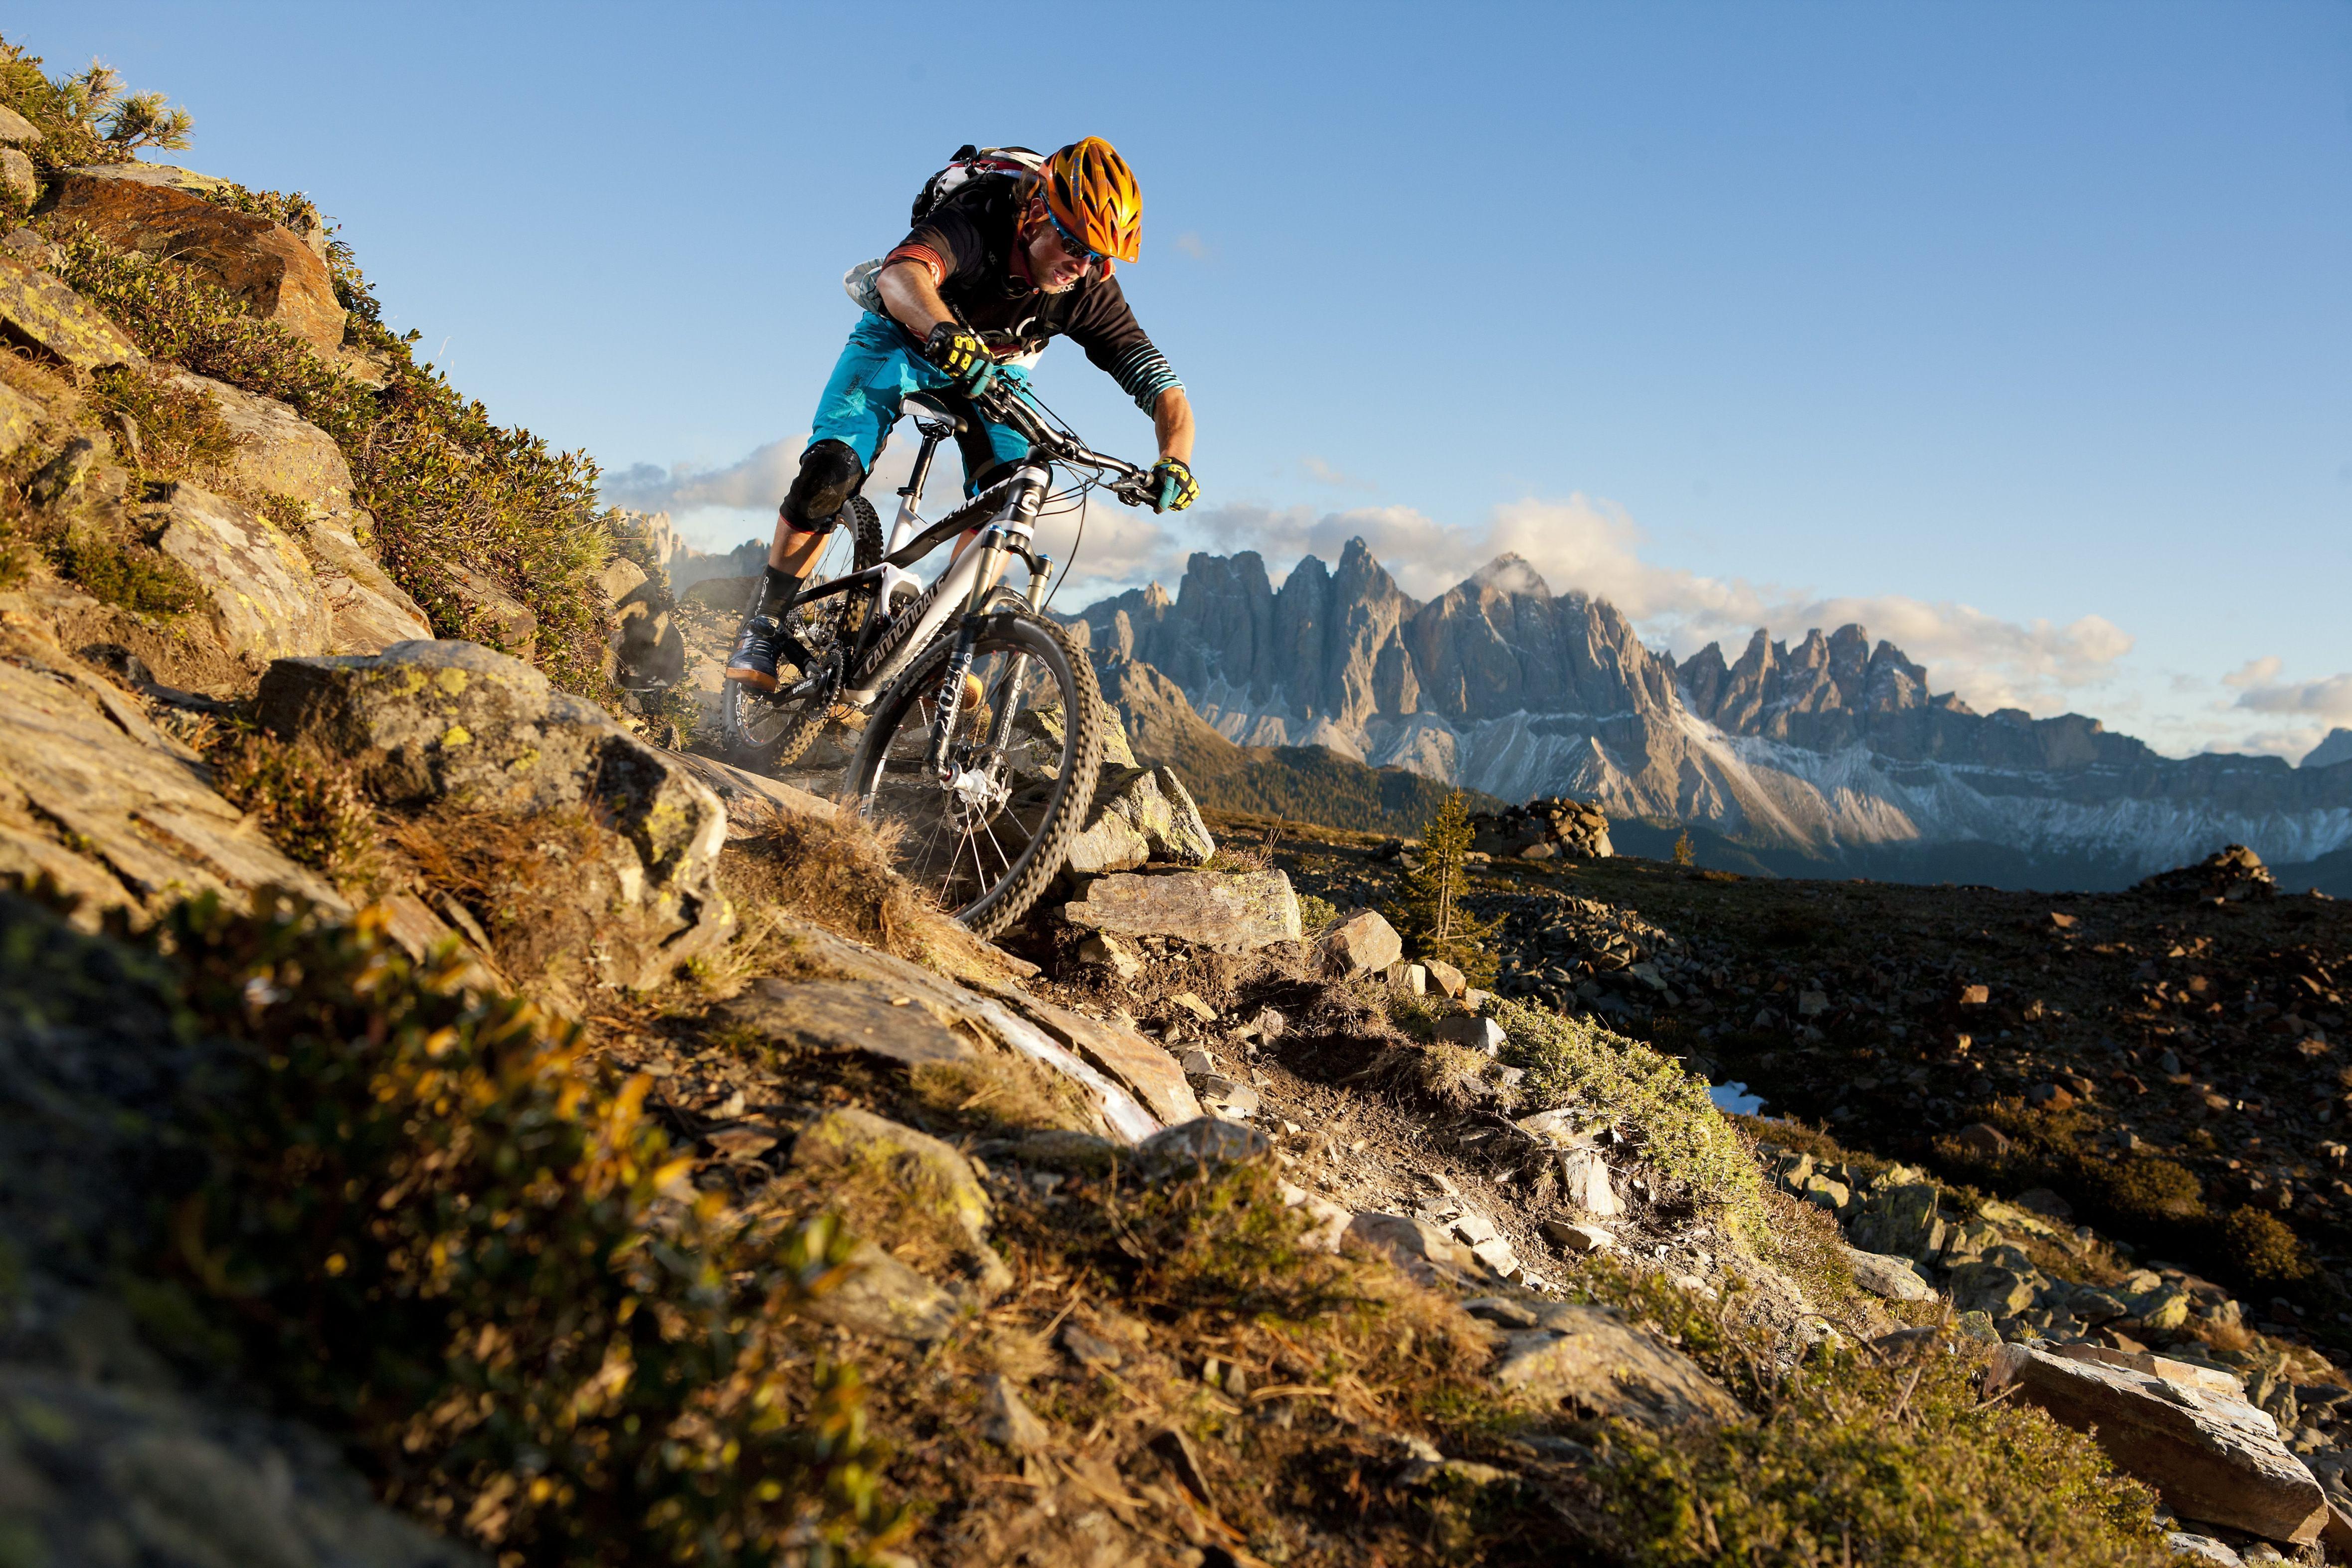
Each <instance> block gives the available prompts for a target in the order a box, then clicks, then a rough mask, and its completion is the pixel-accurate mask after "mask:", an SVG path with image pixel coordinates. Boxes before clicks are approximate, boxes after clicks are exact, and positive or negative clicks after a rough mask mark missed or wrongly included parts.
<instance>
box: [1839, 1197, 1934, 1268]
mask: <svg viewBox="0 0 2352 1568" xmlns="http://www.w3.org/2000/svg"><path fill="white" fill-rule="evenodd" d="M1939 1196H1940V1195H1939V1194H1938V1192H1937V1188H1936V1187H1935V1186H1934V1184H1932V1183H1929V1182H1906V1183H1901V1184H1898V1185H1895V1186H1887V1187H1884V1188H1881V1189H1880V1190H1879V1191H1877V1192H1874V1193H1872V1194H1871V1195H1870V1197H1868V1198H1866V1199H1865V1200H1864V1203H1863V1209H1862V1213H1861V1214H1860V1215H1859V1216H1858V1217H1856V1218H1854V1219H1853V1222H1852V1224H1851V1226H1850V1228H1849V1234H1850V1235H1851V1237H1852V1239H1853V1244H1854V1245H1855V1246H1856V1247H1859V1248H1861V1249H1863V1250H1864V1251H1865V1252H1880V1253H1885V1254H1888V1255H1890V1256H1894V1257H1900V1258H1909V1259H1911V1260H1914V1261H1916V1262H1921V1263H1926V1262H1930V1261H1933V1260H1935V1258H1936V1257H1937V1255H1938V1254H1940V1253H1941V1252H1942V1251H1943V1250H1944V1247H1945V1244H1946V1241H1947V1240H1948V1237H1949V1233H1950V1227H1949V1226H1948V1224H1947V1223H1946V1222H1945V1220H1944V1219H1943V1218H1942V1216H1940V1215H1939V1214H1938V1213H1937V1208H1936V1204H1937V1198H1938V1197H1939Z"/></svg>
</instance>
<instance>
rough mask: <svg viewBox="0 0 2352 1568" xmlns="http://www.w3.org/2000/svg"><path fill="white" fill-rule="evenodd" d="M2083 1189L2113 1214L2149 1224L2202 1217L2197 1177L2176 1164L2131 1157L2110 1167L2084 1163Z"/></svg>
mask: <svg viewBox="0 0 2352 1568" xmlns="http://www.w3.org/2000/svg"><path fill="white" fill-rule="evenodd" d="M2083 1179H2084V1185H2085V1186H2088V1187H2089V1188H2090V1190H2091V1191H2092V1193H2093V1194H2094V1195H2095V1197H2096V1198H2097V1199H2098V1201H2099V1202H2100V1203H2102V1204H2104V1205H2105V1207H2107V1208H2108V1209H2110V1210H2112V1211H2113V1212H2115V1213H2116V1214H2118V1215H2122V1216H2124V1217H2126V1218H2130V1219H2135V1220H2138V1221H2141V1222H2142V1223H2148V1224H2160V1223H2162V1222H2164V1221H2166V1220H2180V1219H2201V1218H2204V1215H2205V1205H2204V1203H2203V1201H2202V1196H2203V1193H2202V1189H2201V1188H2200V1186H2199V1185H2198V1181H2197V1174H2196V1173H2195V1172H2194V1171H2192V1170H2190V1169H2189V1167H2188V1166H2184V1165H2181V1164H2180V1163H2179V1162H2178V1161H2176V1160H2168V1159H2161V1158H2158V1156H2156V1155H2131V1156H2129V1157H2127V1158H2125V1159H2120V1160H2116V1161H2115V1162H2113V1163H2112V1164H2109V1163H2106V1162H2103V1161H2097V1160H2086V1161H2084V1163H2083Z"/></svg>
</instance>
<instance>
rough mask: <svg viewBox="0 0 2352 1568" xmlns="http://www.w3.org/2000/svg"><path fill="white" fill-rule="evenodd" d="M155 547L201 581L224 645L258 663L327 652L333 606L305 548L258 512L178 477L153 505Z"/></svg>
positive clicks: (333, 627) (150, 512) (235, 653)
mask: <svg viewBox="0 0 2352 1568" xmlns="http://www.w3.org/2000/svg"><path fill="white" fill-rule="evenodd" d="M148 517H149V526H150V527H151V528H155V529H157V530H158V532H159V536H160V537H158V538H157V539H156V548H157V549H160V550H162V551H163V553H164V554H165V555H167V556H170V557H171V558H172V559H173V560H175V561H178V562H179V563H180V564H181V565H182V566H184V567H185V568H187V570H188V571H189V573H190V575H192V576H193V577H194V578H195V580H196V582H197V584H198V585H199V586H200V587H202V588H203V590H204V591H205V601H206V606H207V609H208V610H209V612H210V613H211V616H212V621H213V626H214V629H215V631H216V632H218V633H219V634H220V640H221V645H222V646H223V647H225V648H226V649H227V650H228V651H229V653H232V654H234V655H236V656H237V657H238V658H241V659H243V660H244V661H245V662H246V663H247V664H249V665H251V666H252V667H254V668H256V669H258V668H260V667H261V666H262V665H263V664H267V663H268V662H269V661H270V660H272V659H282V658H288V657H299V656H301V655H303V654H308V653H325V652H326V651H327V649H328V647H329V645H330V639H331V638H332V636H333V635H334V631H335V617H334V612H333V611H332V610H331V608H330V607H329V605H328V601H327V596H326V594H325V593H324V592H323V591H321V590H320V585H319V580H318V577H317V574H315V573H314V572H313V571H312V570H310V558H308V557H307V556H305V555H304V554H303V553H302V548H301V547H300V546H299V545H298V544H296V543H295V542H294V541H293V540H292V539H290V538H287V537H286V536H285V535H284V534H283V533H281V532H279V531H278V528H276V526H275V525H273V524H271V523H270V522H269V521H268V519H267V518H266V517H262V516H261V515H260V514H259V513H257V512H251V511H247V509H246V508H245V507H241V506H239V505H237V504H236V502H235V501H232V500H229V499H227V498H226V497H221V496H215V495H214V494H213V493H212V492H211V491H210V490H207V489H205V488H204V487H203V486H198V485H191V484H185V483H182V484H178V485H174V486H172V489H171V494H170V496H169V497H168V498H166V499H165V500H163V501H162V502H160V503H158V504H157V505H156V506H154V507H152V508H151V509H150V511H149V514H148Z"/></svg>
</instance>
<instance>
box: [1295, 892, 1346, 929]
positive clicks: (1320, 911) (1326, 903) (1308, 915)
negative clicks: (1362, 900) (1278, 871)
mask: <svg viewBox="0 0 2352 1568" xmlns="http://www.w3.org/2000/svg"><path fill="white" fill-rule="evenodd" d="M1337 919H1339V905H1337V904H1333V903H1332V902H1331V901H1330V900H1329V899H1328V898H1318V897H1317V896H1316V895H1315V894H1311V893H1305V894H1299V896H1298V929H1299V930H1300V932H1301V933H1303V934H1304V935H1305V936H1307V937H1308V938H1309V939H1310V940H1311V939H1312V938H1314V937H1316V936H1320V935H1321V934H1322V933H1323V930H1324V928H1325V927H1327V926H1328V925H1330V924H1331V922H1333V921H1334V920H1337Z"/></svg>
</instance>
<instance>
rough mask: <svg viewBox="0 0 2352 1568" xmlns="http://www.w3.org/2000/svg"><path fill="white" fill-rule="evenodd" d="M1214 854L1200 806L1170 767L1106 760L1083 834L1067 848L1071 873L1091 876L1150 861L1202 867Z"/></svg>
mask: <svg viewBox="0 0 2352 1568" xmlns="http://www.w3.org/2000/svg"><path fill="white" fill-rule="evenodd" d="M1216 852H1217V845H1216V841H1215V840H1214V839H1213V838H1211V837H1210V836H1209V827H1208V824H1207V823H1206V822H1204V821H1202V819H1201V808H1200V807H1199V806H1197V805H1195V804H1194V803H1193V800H1192V791H1190V790H1188V789H1185V788H1184V781H1183V780H1182V779H1179V778H1178V777H1176V774H1175V772H1174V770H1173V769H1171V768H1135V767H1125V768H1115V767H1113V766H1111V765H1110V762H1109V759H1108V758H1105V760H1104V766H1103V771H1102V779H1101V782H1099V783H1098V784H1097V785H1096V787H1095V801H1094V806H1093V808H1092V810H1091V811H1090V812H1089V814H1088V816H1087V826H1086V830H1085V831H1083V832H1081V833H1080V834H1079V835H1078V837H1077V839H1076V841H1075V842H1074V843H1072V844H1071V846H1070V870H1072V871H1074V872H1077V873H1081V874H1083V875H1089V876H1091V875H1096V874H1099V873H1105V872H1115V871H1132V870H1134V869H1135V868H1136V867H1137V866H1139V865H1142V864H1144V863H1145V862H1149V861H1159V862H1163V863H1165V864H1168V865H1187V866H1196V865H1206V864H1207V863H1208V862H1209V858H1210V857H1211V856H1212V855H1213V854H1215V853H1216Z"/></svg>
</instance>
